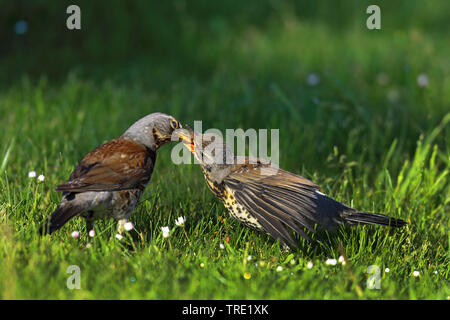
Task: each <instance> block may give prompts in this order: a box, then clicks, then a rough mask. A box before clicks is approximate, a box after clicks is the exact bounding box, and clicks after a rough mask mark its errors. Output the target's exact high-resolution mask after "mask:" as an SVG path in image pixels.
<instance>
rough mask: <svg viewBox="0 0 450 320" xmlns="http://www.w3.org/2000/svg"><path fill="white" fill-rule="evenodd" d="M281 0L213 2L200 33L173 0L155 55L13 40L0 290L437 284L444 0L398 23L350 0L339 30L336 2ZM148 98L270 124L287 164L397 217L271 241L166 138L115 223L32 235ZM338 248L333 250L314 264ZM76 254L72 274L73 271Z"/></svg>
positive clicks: (443, 214) (249, 292)
mask: <svg viewBox="0 0 450 320" xmlns="http://www.w3.org/2000/svg"><path fill="white" fill-rule="evenodd" d="M177 3H178V2H177ZM180 3H181V2H180ZM199 3H201V2H199ZM282 3H284V4H285V6H280V7H279V8H277V10H275V12H274V13H270V14H269V13H267V12H266V11H264V10H262V9H261V12H259V11H258V12H256V13H254V15H256V16H257V17H259V19H260V20H258V19H256V18H255V17H254V16H253V15H251V14H250V13H248V12H247V11H245V10H244V11H243V13H241V15H242V16H244V17H248V19H249V21H248V22H247V21H246V20H245V19H243V18H242V17H241V16H236V19H235V20H232V19H231V18H229V17H231V14H230V13H229V12H227V11H226V10H225V9H223V8H222V11H220V12H221V13H222V15H220V14H219V15H217V16H214V15H212V18H211V19H209V20H205V21H206V22H205V23H206V24H207V25H208V28H207V31H205V30H203V29H201V28H199V25H201V23H200V22H199V19H198V17H196V16H195V14H194V13H192V12H190V11H189V8H188V9H186V8H184V7H182V6H181V7H182V8H181V9H179V8H178V7H177V8H178V9H177V10H178V11H177V12H178V14H179V15H181V16H182V17H184V18H185V19H181V20H180V21H181V22H180V24H181V26H182V27H183V30H184V31H183V33H182V34H181V35H180V39H181V40H180V43H177V45H176V46H175V45H174V47H173V48H174V50H173V51H174V52H171V53H170V54H168V56H167V57H163V54H161V53H159V52H156V53H155V55H154V56H151V57H146V55H145V54H139V55H136V58H135V59H125V58H124V57H125V54H124V55H123V56H120V62H117V61H114V59H112V58H108V59H105V62H104V64H102V62H101V59H100V60H96V59H98V57H97V56H96V55H95V54H94V53H93V54H92V55H91V56H89V59H87V61H86V63H74V64H73V61H75V60H76V59H75V58H74V55H76V53H73V52H72V53H71V54H70V53H68V52H66V51H64V50H63V49H60V50H59V49H55V50H56V51H55V58H54V65H52V63H51V62H50V61H48V60H49V59H50V58H49V57H47V58H42V57H43V55H44V52H46V50H47V49H46V48H45V47H37V48H36V51H35V54H36V56H34V57H33V55H32V54H31V53H29V52H23V48H22V47H21V46H20V45H17V43H16V45H14V46H11V48H12V49H11V50H12V51H11V52H12V53H11V54H9V55H4V60H3V61H5V63H4V64H2V66H0V71H1V74H2V75H1V77H0V80H1V83H2V85H1V86H0V114H1V116H0V127H1V128H2V130H0V190H1V192H0V265H1V266H2V267H1V268H0V298H2V299H449V296H450V286H449V278H450V268H449V262H450V255H449V242H450V235H449V232H448V231H449V219H448V218H449V212H450V210H449V209H450V183H449V174H450V142H449V141H450V140H449V139H450V63H449V58H448V57H449V56H450V42H449V41H448V32H447V35H446V36H444V34H445V32H444V30H443V29H442V28H438V26H434V27H430V24H429V22H430V21H435V23H436V24H438V23H442V19H441V18H440V17H441V12H442V11H445V10H441V9H439V8H437V7H435V8H422V7H421V6H420V4H418V2H414V1H412V2H411V9H410V10H411V12H412V13H417V19H416V20H415V22H411V21H406V20H405V19H403V20H399V21H400V22H397V24H394V23H393V22H392V21H396V20H395V17H398V16H401V14H402V12H400V11H401V6H399V8H398V9H396V8H395V7H392V6H391V7H390V11H385V12H386V13H388V12H393V14H392V15H391V16H389V17H387V18H386V20H383V21H386V23H385V24H383V28H382V30H377V31H369V30H367V28H366V27H365V19H366V17H367V15H366V14H365V11H364V8H363V7H364V6H362V5H359V6H358V7H357V8H354V7H353V5H352V3H354V2H351V1H349V2H348V3H347V8H353V9H352V10H353V11H352V13H351V15H350V13H349V19H351V21H352V22H351V23H349V24H345V25H343V23H344V22H343V21H344V20H345V17H341V18H339V19H338V21H337V22H336V23H337V24H338V26H340V25H341V24H342V26H343V27H342V29H341V30H340V29H336V25H335V23H333V21H328V20H326V19H325V18H324V16H325V17H326V16H328V15H327V14H330V12H331V13H332V10H331V9H330V10H331V11H330V12H328V11H326V12H325V13H324V16H322V17H321V16H320V14H318V15H315V16H314V19H312V18H311V19H307V18H303V17H300V16H299V15H296V14H295V13H293V12H292V10H291V7H290V6H289V5H287V3H289V2H282ZM405 3H406V2H403V4H405ZM442 3H445V2H442ZM203 5H205V6H207V5H206V4H203ZM199 7H201V5H200V4H199ZM263 7H264V6H263ZM183 8H184V9H183ZM247 9H248V8H247ZM250 9H251V8H250ZM250 9H248V10H250ZM322 9H323V8H322ZM183 10H184V11H183ZM349 10H350V9H349ZM357 10H359V11H360V12H361V16H359V15H358V12H357ZM269 11H270V10H269ZM341 11H342V10H341ZM111 12H112V13H111V14H112V15H114V14H115V12H116V11H114V10H112V11H111ZM179 12H182V13H179ZM197 12H201V10H200V9H199V10H198V11H197ZM220 12H219V13H220ZM249 12H250V11H249ZM320 12H322V11H320ZM338 12H340V11H339V10H338ZM447 12H448V11H447ZM419 13H421V14H419ZM86 14H87V15H88V18H87V21H89V20H88V19H89V15H91V16H92V13H89V12H87V13H86ZM205 14H206V13H205ZM246 14H247V16H245V15H246ZM229 15H230V16H229ZM261 17H264V18H261ZM228 18H229V19H228ZM266 18H267V19H266ZM227 19H228V20H227ZM433 19H434V20H433ZM261 20H263V21H264V22H260V21H261ZM402 21H403V22H404V23H405V25H404V26H402V24H401V22H402ZM389 22H392V24H389ZM127 23H131V22H130V21H128V22H124V23H123V25H125V26H126V25H127ZM234 23H235V24H234ZM447 23H448V22H447ZM123 25H121V24H119V25H118V26H117V28H119V27H121V28H122V27H123ZM441 26H445V24H444V23H442V25H441ZM121 30H122V29H121ZM83 32H85V34H86V33H89V31H83ZM167 32H168V33H169V34H170V32H171V29H170V28H169V30H168V31H167ZM172 35H173V33H172ZM31 36H34V37H36V38H33V39H35V40H33V41H36V39H39V37H37V36H36V35H32V34H30V37H31ZM118 37H119V38H120V39H121V41H127V39H126V37H124V36H121V35H118ZM161 37H162V36H161ZM445 37H447V39H445ZM157 39H158V38H157ZM164 39H166V40H164ZM164 39H162V38H161V41H162V43H163V44H164V43H165V44H166V47H167V46H168V44H167V43H169V42H170V41H174V40H173V39H172V38H170V37H168V36H165V38H164ZM167 39H169V40H167ZM11 41H12V40H11ZM14 41H15V40H14ZM74 41H75V40H74ZM76 41H79V40H76ZM81 41H82V40H81ZM105 41H113V40H111V39H110V38H108V39H107V40H105ZM164 41H166V42H164ZM43 43H44V44H46V42H43ZM89 45H92V43H90V44H89ZM43 46H44V45H43ZM24 47H26V43H25V44H24ZM55 47H56V46H55ZM166 47H164V46H163V49H160V50H164V49H165V48H166ZM87 48H88V49H89V46H88V45H87ZM14 50H15V51H14ZM21 50H22V51H21ZM145 50H149V49H145ZM150 51H151V50H150ZM89 52H91V53H92V51H89ZM145 52H149V51H145ZM13 53H14V54H13ZM80 54H81V53H80ZM83 54H84V53H83ZM117 54H118V55H119V54H120V52H119V53H117ZM127 54H128V53H127ZM61 56H64V58H61ZM39 57H40V58H39ZM22 58H23V59H24V60H23V63H22V62H21V60H20V59H22ZM41 58H42V59H43V60H40V59H41ZM46 59H47V60H46ZM40 61H42V65H41V66H40V65H39V63H40ZM13 70H16V71H17V72H14V73H13ZM157 111H161V112H165V113H169V114H171V115H173V116H174V117H176V118H177V119H178V120H180V122H182V123H183V124H188V125H191V126H192V125H193V122H194V121H195V120H202V121H203V129H204V130H206V129H208V128H218V129H220V130H223V131H224V130H225V129H227V128H233V129H236V128H243V129H244V130H246V129H248V128H255V129H279V130H280V131H279V132H280V167H281V168H283V169H285V170H289V171H291V172H294V173H297V174H300V175H302V176H304V177H307V178H309V179H311V180H313V181H314V182H316V183H317V184H319V185H320V186H321V187H322V191H323V192H325V193H327V194H328V195H330V196H332V197H333V198H335V199H337V200H339V201H341V202H343V203H346V204H349V205H350V204H351V205H352V206H353V207H355V208H358V209H360V210H363V211H368V212H379V213H384V214H386V215H389V216H392V217H396V218H401V219H404V220H406V221H407V222H408V225H407V226H406V227H404V228H402V229H395V230H393V229H389V228H383V227H378V226H355V227H346V228H342V229H339V230H338V231H337V232H336V233H325V232H323V233H318V234H315V235H313V236H312V241H311V242H306V241H305V240H303V239H301V238H299V237H298V238H297V240H298V243H299V248H298V249H295V250H292V251H291V252H286V251H283V250H282V248H281V247H280V245H279V243H277V242H275V241H274V240H273V239H272V238H270V237H268V236H266V235H264V234H260V233H257V232H255V231H253V230H250V229H248V228H246V227H245V226H243V225H241V224H239V223H238V222H236V221H234V220H233V219H232V218H231V217H229V216H228V213H227V212H226V210H225V208H224V207H223V205H222V203H221V202H220V201H219V200H217V199H216V198H215V197H214V196H213V194H212V193H211V192H210V191H209V189H208V187H207V185H206V184H205V182H204V179H203V176H202V173H201V170H200V167H199V166H198V165H194V164H191V165H175V164H173V163H172V161H171V158H170V154H171V150H172V148H173V147H174V146H175V143H173V144H169V145H166V146H164V147H163V148H161V149H160V151H159V153H158V158H157V162H156V168H155V171H154V173H153V176H152V179H151V182H150V184H149V186H148V187H147V189H146V191H145V193H144V195H143V197H142V201H141V203H140V205H139V207H138V208H137V209H136V211H135V212H134V214H133V216H132V217H131V221H132V222H133V224H134V229H133V230H131V231H129V232H127V233H126V234H125V236H124V238H123V239H121V240H119V239H117V238H116V237H115V235H116V223H115V222H114V221H101V222H98V223H97V224H96V230H95V231H96V234H95V236H94V237H89V236H88V234H87V232H86V230H85V225H84V220H82V219H79V218H75V219H73V220H72V221H70V222H69V223H68V224H67V225H65V226H64V227H63V228H62V229H61V230H59V231H58V232H56V233H55V234H53V235H51V236H45V237H39V235H38V233H37V229H38V226H39V224H40V223H41V222H42V221H43V220H44V219H45V217H47V216H48V215H49V214H50V213H51V212H52V211H53V210H54V209H55V208H56V206H57V205H58V203H59V200H60V196H61V195H60V194H59V193H57V192H55V191H54V188H55V187H56V185H58V184H60V183H62V182H64V181H65V180H67V179H68V177H69V175H70V173H71V172H72V170H73V169H74V167H75V166H76V165H77V164H78V162H79V161H80V160H81V159H82V157H83V156H84V155H85V154H86V153H87V152H89V151H90V150H92V149H93V148H95V147H96V146H98V145H100V144H102V143H103V142H106V141H108V140H110V139H112V138H115V137H118V136H120V135H121V134H122V133H123V132H124V131H125V129H127V128H128V126H129V125H131V124H132V123H133V122H134V121H136V120H137V119H139V118H140V117H142V116H144V115H146V114H149V113H152V112H157ZM30 171H35V172H36V174H37V176H39V175H41V174H42V175H43V176H44V177H45V179H44V180H43V181H40V180H38V179H37V177H34V178H30V177H29V172H30ZM179 216H184V217H185V218H186V223H185V226H184V227H178V226H176V225H175V220H176V219H177V218H178V217H179ZM165 226H168V227H170V228H171V233H170V236H169V237H168V238H164V237H163V235H162V232H161V228H162V227H165ZM73 231H79V232H80V237H78V238H74V237H72V232H73ZM341 255H344V256H345V257H346V263H345V265H344V264H342V263H341V262H339V261H338V262H337V263H336V264H335V265H332V264H331V265H330V264H327V263H326V262H327V260H328V259H336V260H338V259H339V257H340V256H341ZM341 261H342V260H341ZM71 265H76V266H78V267H79V270H80V275H81V278H80V279H81V288H80V289H73V290H71V289H69V288H68V287H67V280H68V278H69V276H71V274H69V273H67V269H68V267H69V266H71ZM372 265H374V266H377V267H375V269H376V270H378V271H379V272H378V273H375V274H373V275H371V274H369V273H368V267H369V266H372ZM370 279H375V280H376V281H379V284H380V288H379V289H371V288H369V287H368V285H367V281H368V280H370Z"/></svg>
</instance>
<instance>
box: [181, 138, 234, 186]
mask: <svg viewBox="0 0 450 320" xmlns="http://www.w3.org/2000/svg"><path fill="white" fill-rule="evenodd" d="M177 134H178V135H179V136H180V138H181V141H182V142H183V143H184V144H185V146H186V147H188V149H189V150H190V151H191V152H192V153H193V154H194V157H195V158H196V159H197V160H198V161H199V162H200V165H201V166H202V167H203V169H204V171H206V172H207V174H208V175H209V177H210V178H211V179H212V180H214V181H217V182H219V183H220V182H221V181H222V179H223V177H224V176H226V175H227V174H228V173H229V172H230V171H231V169H232V167H233V165H234V164H235V160H236V157H235V156H234V154H233V152H232V151H231V150H230V148H228V147H227V145H226V143H225V141H224V140H223V138H222V136H221V135H219V134H215V133H204V134H201V133H197V132H194V131H192V130H190V132H187V131H186V130H185V129H183V130H177Z"/></svg>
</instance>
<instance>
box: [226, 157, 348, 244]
mask: <svg viewBox="0 0 450 320" xmlns="http://www.w3.org/2000/svg"><path fill="white" fill-rule="evenodd" d="M223 182H224V183H225V185H226V186H228V187H229V188H230V189H232V191H233V192H234V196H235V197H236V199H237V201H239V203H240V204H241V205H243V206H244V207H245V208H246V209H247V210H248V211H249V212H250V213H251V214H253V215H254V217H255V218H256V219H257V220H258V221H259V223H260V224H261V225H262V226H263V228H264V229H265V230H266V231H267V232H268V233H269V234H270V235H272V236H273V237H274V238H277V239H280V240H282V241H284V242H289V243H291V244H292V245H294V246H295V242H294V241H293V240H292V238H291V236H290V235H289V232H287V230H286V227H288V228H290V229H292V230H293V231H295V232H297V233H298V234H300V235H301V236H303V237H304V238H306V239H308V236H307V235H306V234H305V233H304V232H303V228H307V229H308V230H310V231H312V232H314V226H315V224H320V225H322V226H328V225H329V226H334V225H335V224H336V223H338V222H339V218H338V216H337V215H336V213H338V212H340V211H341V210H342V208H343V207H345V206H344V205H342V204H340V203H339V202H337V201H334V200H333V199H331V198H328V197H326V196H325V195H323V194H321V193H320V192H318V190H319V186H318V185H316V184H315V183H313V182H311V181H310V180H308V179H305V178H303V177H301V176H298V175H295V174H293V173H290V172H287V171H284V170H281V169H276V168H270V167H269V166H268V165H263V164H261V163H257V164H248V163H247V164H245V165H239V166H236V168H235V169H234V170H233V171H232V172H231V173H230V174H229V175H228V176H227V177H226V178H225V179H224V180H223Z"/></svg>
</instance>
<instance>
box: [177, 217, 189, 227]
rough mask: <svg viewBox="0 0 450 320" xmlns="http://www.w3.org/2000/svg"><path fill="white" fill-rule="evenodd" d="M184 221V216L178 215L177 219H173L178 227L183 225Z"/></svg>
mask: <svg viewBox="0 0 450 320" xmlns="http://www.w3.org/2000/svg"><path fill="white" fill-rule="evenodd" d="M185 222H186V218H185V217H178V219H177V220H175V224H176V225H177V226H178V227H182V226H184V223H185Z"/></svg>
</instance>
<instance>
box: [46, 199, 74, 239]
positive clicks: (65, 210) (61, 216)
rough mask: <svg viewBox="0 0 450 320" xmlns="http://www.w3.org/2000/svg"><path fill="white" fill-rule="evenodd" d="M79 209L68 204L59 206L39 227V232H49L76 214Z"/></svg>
mask: <svg viewBox="0 0 450 320" xmlns="http://www.w3.org/2000/svg"><path fill="white" fill-rule="evenodd" d="M79 212H80V210H79V209H78V208H76V207H73V206H69V205H62V206H59V207H58V208H57V209H56V210H55V211H54V212H53V213H52V214H51V216H50V217H49V218H47V220H45V222H44V223H43V224H41V225H40V227H39V234H40V235H45V234H51V233H53V232H54V231H56V230H58V229H59V228H61V227H62V226H63V225H64V224H65V223H66V222H67V221H69V220H70V219H72V218H73V217H74V216H76V215H77V214H78V213H79Z"/></svg>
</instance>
